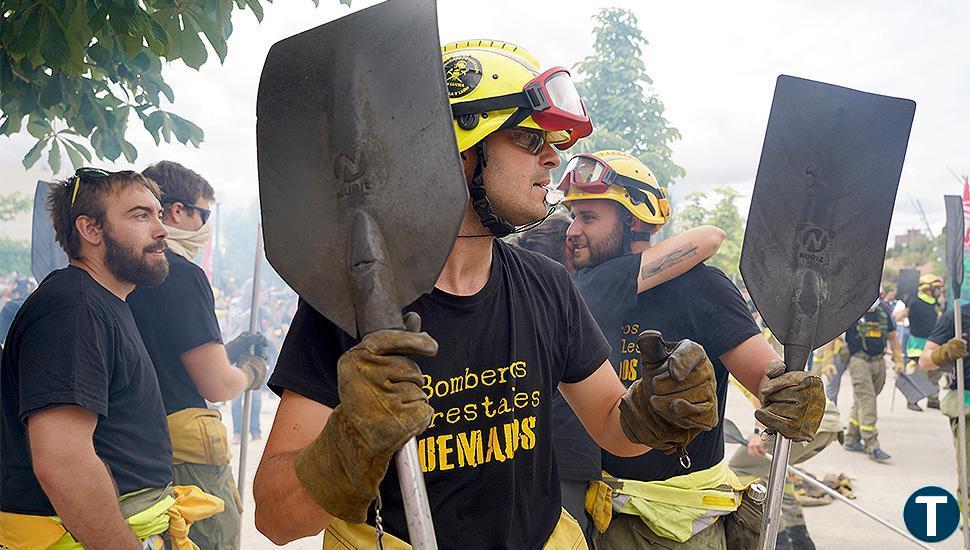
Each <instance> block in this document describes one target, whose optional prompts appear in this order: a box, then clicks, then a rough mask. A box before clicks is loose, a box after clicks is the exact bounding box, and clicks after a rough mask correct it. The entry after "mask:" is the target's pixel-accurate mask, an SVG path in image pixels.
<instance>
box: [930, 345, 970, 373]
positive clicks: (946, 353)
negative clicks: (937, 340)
mask: <svg viewBox="0 0 970 550" xmlns="http://www.w3.org/2000/svg"><path fill="white" fill-rule="evenodd" d="M966 354H967V341H966V340H964V339H963V338H950V339H949V340H947V342H946V343H945V344H943V345H942V346H940V347H938V348H936V349H935V350H933V354H932V355H930V359H932V360H933V363H934V364H935V365H936V366H938V367H948V366H950V365H952V364H953V363H955V362H956V360H957V359H959V358H961V357H964V356H965V355H966Z"/></svg>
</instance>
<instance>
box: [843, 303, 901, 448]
mask: <svg viewBox="0 0 970 550" xmlns="http://www.w3.org/2000/svg"><path fill="white" fill-rule="evenodd" d="M880 304H881V301H880V300H879V299H876V301H875V302H874V303H873V304H872V306H871V307H870V308H869V310H868V311H867V312H866V313H864V314H863V315H862V317H861V318H860V319H859V320H858V321H856V322H855V323H853V324H852V326H851V327H849V329H848V330H846V331H845V344H846V347H847V348H848V350H849V362H848V367H847V370H848V371H849V375H850V376H851V377H852V396H853V402H852V412H851V413H850V415H849V427H848V429H847V430H846V434H845V441H844V442H843V444H842V446H843V447H844V448H845V449H846V450H847V451H851V452H857V453H862V452H864V453H866V454H868V455H869V458H870V459H872V460H874V461H876V462H880V463H886V462H888V461H889V460H890V459H891V458H892V457H891V456H890V455H889V453H887V452H886V451H884V450H883V449H882V447H881V446H880V445H879V430H878V429H877V428H876V421H877V420H878V413H877V410H876V398H877V397H878V396H879V393H880V392H882V388H883V386H884V385H885V383H886V362H885V360H884V359H883V355H884V354H885V352H886V345H887V343H888V345H889V347H890V348H891V349H892V353H893V363H894V364H895V365H902V364H903V362H902V361H903V359H902V355H903V352H902V349H901V347H900V344H899V339H898V338H896V323H895V322H894V321H893V318H892V316H891V315H890V314H889V313H888V312H887V311H886V310H885V309H883V308H882V307H881V305H880Z"/></svg>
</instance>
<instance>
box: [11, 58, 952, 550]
mask: <svg viewBox="0 0 970 550" xmlns="http://www.w3.org/2000/svg"><path fill="white" fill-rule="evenodd" d="M442 52H443V59H442V60H443V64H444V74H445V78H446V84H447V87H448V90H449V97H450V102H451V108H452V114H453V119H454V125H453V129H454V133H455V138H456V142H457V145H458V150H459V151H460V152H461V156H460V158H461V167H462V169H463V171H464V175H465V178H466V184H467V185H468V189H469V195H470V197H471V198H470V200H469V201H468V203H466V204H465V205H461V206H463V207H464V217H463V219H462V222H461V226H460V228H459V234H458V236H459V238H458V239H457V240H456V241H455V243H454V244H453V246H452V248H451V250H450V254H449V255H448V257H447V261H446V262H445V264H444V266H443V268H442V270H441V272H440V275H439V277H438V279H437V281H436V284H435V287H434V289H433V290H432V291H431V292H430V293H428V294H424V295H422V296H420V297H419V298H418V299H417V300H416V301H414V302H413V303H412V304H410V305H409V306H407V307H406V308H405V310H404V311H403V312H402V314H403V319H402V323H401V324H402V325H403V326H399V327H398V328H397V329H388V330H379V331H376V332H372V333H370V334H365V335H361V337H360V338H355V337H352V336H351V335H349V334H347V333H346V332H344V331H343V330H341V329H340V328H338V327H337V326H336V324H334V323H333V322H332V321H331V320H330V319H328V318H326V317H325V316H324V315H322V314H321V313H320V312H319V311H317V310H316V309H314V308H313V306H312V305H311V304H309V303H308V302H306V301H300V302H299V303H297V299H296V296H295V295H294V294H293V293H292V292H290V291H288V290H286V289H278V288H262V289H260V290H259V292H260V299H259V300H258V302H259V303H260V304H261V305H260V309H259V311H258V315H257V319H256V322H255V330H252V327H251V326H250V319H251V312H250V308H251V305H250V304H251V295H252V286H253V283H252V282H246V281H233V280H229V281H226V282H221V283H220V284H219V285H217V286H216V288H213V286H212V284H211V283H210V280H209V278H208V277H207V276H206V274H205V273H204V272H203V270H202V268H200V267H199V266H198V265H196V264H195V263H193V262H192V259H193V258H194V257H195V256H196V255H197V254H198V252H199V250H201V249H202V248H204V246H205V245H206V243H207V242H208V239H209V238H210V237H211V235H212V225H211V224H210V223H208V221H209V216H210V214H211V212H210V210H209V208H210V206H211V204H212V203H213V201H214V200H215V191H214V189H213V188H212V186H211V185H210V184H209V182H208V181H207V180H206V179H205V178H204V177H203V176H202V175H200V174H198V173H196V172H194V171H193V170H191V169H189V168H187V167H185V166H183V165H181V164H179V163H177V162H172V161H162V162H159V163H156V164H153V165H151V166H148V167H146V168H145V169H144V170H143V171H142V172H140V173H139V172H135V171H121V172H107V171H104V170H100V169H96V168H82V169H79V170H78V171H77V172H76V173H75V175H74V176H73V177H71V178H68V179H66V180H62V181H59V182H56V183H54V184H53V185H52V186H51V192H50V197H49V199H48V209H49V211H50V213H51V219H52V222H53V225H54V230H55V234H56V237H57V241H58V243H59V244H60V245H61V246H62V248H63V249H64V250H65V252H66V253H67V255H68V257H69V259H70V265H69V266H68V267H67V268H64V269H60V270H56V271H54V272H53V273H51V275H49V276H48V277H47V278H46V279H45V280H44V281H43V282H42V283H41V284H40V285H39V286H38V287H37V288H36V289H35V290H34V291H33V292H32V293H31V294H29V296H28V297H27V298H26V299H25V300H23V301H22V303H21V304H20V306H19V307H20V309H19V312H18V314H17V315H16V317H15V319H14V321H13V322H12V324H11V326H10V329H9V332H8V335H7V338H6V341H5V343H4V349H3V357H2V367H0V382H2V384H0V391H2V398H0V429H2V433H3V441H4V452H3V454H2V457H0V470H2V477H3V479H4V485H3V488H2V490H0V511H2V512H3V516H2V519H3V527H4V529H3V530H2V531H0V548H3V547H14V548H22V547H25V546H24V544H23V542H24V541H30V544H31V546H29V548H50V547H56V548H72V549H77V548H84V547H88V548H119V549H124V550H135V549H139V548H152V549H158V548H160V547H162V545H163V544H165V545H170V546H172V547H176V548H194V547H195V546H193V544H194V545H197V546H198V547H201V548H206V549H209V548H212V549H220V548H238V547H239V533H240V525H241V520H242V516H241V505H242V503H241V500H240V497H239V494H238V492H237V491H236V486H235V480H234V479H233V476H232V473H231V472H230V471H229V460H230V450H229V440H230V438H229V434H228V430H227V429H226V426H225V423H224V422H223V419H222V418H221V413H220V411H219V409H218V408H217V407H213V406H212V404H215V403H221V402H226V401H233V403H234V406H233V414H232V416H233V422H232V425H233V427H234V430H235V435H236V436H237V437H238V439H239V440H240V441H242V440H243V438H246V437H253V438H259V437H261V436H262V431H261V426H260V423H259V410H260V406H259V402H260V401H261V399H260V396H261V389H262V388H263V387H264V386H265V385H267V384H268V387H269V389H271V390H272V391H273V392H274V393H275V394H276V395H278V396H279V398H280V402H279V404H278V408H277V410H276V414H275V419H274V422H273V426H272V433H271V435H270V437H268V439H267V442H266V446H265V448H264V451H263V454H262V456H261V459H260V465H259V468H258V469H257V471H256V474H255V478H254V480H253V497H254V500H255V503H256V509H255V523H256V527H257V529H259V530H260V531H261V532H262V533H263V534H264V535H266V536H267V537H268V538H269V539H270V540H272V541H273V542H275V543H277V544H284V543H287V542H289V541H292V540H295V539H299V538H302V537H306V536H311V535H315V534H317V533H320V532H321V531H325V535H324V544H325V547H331V546H333V547H337V546H340V547H344V548H371V547H373V546H374V544H375V540H376V542H377V543H378V545H383V546H384V547H395V548H404V547H407V546H406V545H407V544H408V542H409V541H410V537H411V536H412V535H414V533H412V532H410V531H409V525H410V524H411V523H412V522H410V521H409V518H408V517H407V511H406V510H407V506H406V505H405V500H406V498H408V495H407V494H405V492H404V491H402V490H401V477H400V476H401V475H402V472H399V471H398V470H397V469H396V468H393V467H389V466H390V462H391V459H392V457H393V456H394V455H395V453H396V452H398V451H399V450H400V449H401V448H402V447H403V446H404V444H405V443H406V442H408V441H411V440H412V439H416V448H417V453H418V463H419V465H420V468H421V470H422V472H423V474H424V476H423V477H424V480H425V485H426V488H427V495H428V500H429V503H430V509H431V513H432V516H433V518H434V525H435V533H434V534H435V536H436V538H437V540H438V543H439V546H441V547H458V546H461V547H468V548H540V547H543V548H553V549H555V548H570V549H575V548H586V547H595V548H602V549H609V548H624V549H626V548H664V549H693V548H729V549H732V550H733V549H736V548H737V549H750V548H754V547H756V546H757V544H758V539H759V536H760V529H761V520H762V515H763V513H764V496H765V491H764V488H763V487H760V486H759V485H757V484H756V480H757V478H759V477H763V476H764V475H765V474H766V472H767V469H768V465H769V461H768V460H767V458H765V448H766V446H768V445H770V442H771V438H777V437H780V436H783V437H785V438H787V439H788V440H791V441H792V442H793V443H794V445H795V447H794V450H793V453H792V456H793V460H794V461H800V460H806V459H807V458H809V457H811V456H813V455H814V454H816V453H818V452H819V451H820V450H821V449H822V448H824V447H825V446H826V445H828V444H830V443H831V442H832V441H833V440H835V439H836V437H837V434H838V433H839V432H841V426H840V425H839V422H838V419H837V413H836V415H835V420H834V425H833V421H832V415H831V411H832V407H833V405H832V404H831V403H830V402H829V400H827V399H826V396H825V389H824V384H823V381H822V379H821V377H819V376H817V375H816V374H814V373H813V372H812V371H811V370H807V369H803V368H802V367H803V365H797V366H796V368H794V369H791V370H789V369H787V368H786V365H785V364H784V362H783V360H782V358H781V356H780V355H779V353H778V351H777V349H776V348H775V347H773V346H772V342H771V338H770V335H767V336H768V337H766V335H765V334H764V333H763V331H762V327H760V326H759V325H758V323H757V321H756V318H755V315H754V314H753V312H752V309H751V308H750V306H749V304H747V303H746V301H745V298H744V296H743V295H742V293H741V292H740V291H739V289H738V288H737V287H736V286H735V285H734V283H733V282H731V281H730V280H729V279H728V278H727V277H726V276H725V275H724V273H722V272H721V271H719V270H718V269H716V268H713V267H710V266H708V265H706V264H705V263H704V262H705V260H707V259H708V258H710V257H711V256H712V255H713V254H714V253H715V252H716V251H717V250H718V248H719V247H720V246H721V243H722V242H723V239H724V237H725V234H724V232H723V231H721V230H720V229H718V228H716V227H710V226H704V227H699V228H695V229H692V230H690V231H687V232H684V233H681V234H679V235H676V236H673V237H671V238H669V239H667V240H665V241H662V242H656V235H657V233H658V232H659V231H660V230H661V229H662V227H663V226H664V225H665V224H667V223H668V222H669V220H670V218H671V216H672V215H673V213H672V211H671V205H670V202H669V200H668V198H667V194H666V189H665V188H664V187H663V186H662V185H661V184H660V182H658V181H657V178H656V177H655V176H654V174H653V172H652V171H651V170H650V168H649V167H648V166H646V165H645V164H644V163H643V162H642V161H641V160H640V159H638V158H637V157H635V156H633V155H632V154H630V153H628V152H623V151H598V152H595V153H591V154H578V155H574V156H573V157H572V158H571V159H570V160H569V162H568V164H567V165H566V168H565V172H564V176H563V178H562V180H561V182H560V183H559V189H560V191H561V192H562V194H563V195H564V197H565V198H564V199H563V200H562V202H561V206H557V205H555V204H550V202H547V201H548V199H549V197H550V196H552V195H553V193H552V192H551V191H550V190H549V189H548V188H547V186H548V185H549V183H550V182H549V177H550V173H551V171H552V170H553V169H555V168H557V167H558V166H559V164H560V162H561V159H560V157H559V155H558V154H557V152H556V151H555V150H554V147H555V148H558V149H560V150H565V149H568V148H569V147H570V146H572V145H573V144H574V143H575V142H576V141H578V140H579V139H582V138H584V137H586V136H588V135H589V134H590V132H592V124H591V122H590V120H589V117H588V116H587V115H586V112H585V109H584V108H583V107H582V102H581V100H580V97H579V93H578V91H577V90H576V88H575V86H574V85H573V84H572V81H571V79H570V77H569V74H568V72H565V71H563V70H561V69H552V70H550V71H546V72H544V73H543V72H542V71H541V70H540V65H539V63H538V61H537V60H536V59H535V58H534V57H533V56H532V55H531V54H529V53H528V52H527V51H526V50H524V49H522V48H520V47H518V46H515V45H512V44H508V43H504V42H499V41H494V40H468V41H461V42H455V43H452V44H448V45H446V46H444V47H443V49H442ZM483 75H488V76H487V77H484V76H483ZM536 97H540V98H541V99H542V101H539V102H538V103H536V102H535V101H533V99H534V98H536ZM530 98H533V99H530ZM543 105H544V106H543ZM552 107H554V109H553V108H552ZM402 200H404V199H403V198H402ZM557 209H558V210H559V211H558V213H555V211H556V210H557ZM540 220H545V223H543V224H542V225H539V226H538V228H535V229H532V230H531V231H525V227H526V226H535V222H537V221H540ZM384 229H385V230H388V229H390V228H384ZM514 234H517V235H518V236H517V237H514V238H511V239H510V236H511V235H514ZM508 240H514V243H510V242H507V241H508ZM14 287H15V288H14V291H13V292H12V293H11V300H10V303H15V302H14V301H15V300H20V299H21V298H22V296H21V295H20V292H21V291H20V290H18V289H17V284H14ZM27 290H29V286H28V288H27ZM913 311H914V310H913V304H910V320H911V323H910V330H911V332H912V335H911V336H910V339H911V340H912V338H914V337H915V336H916V335H917V333H916V331H915V330H914V329H915V327H914V326H913V323H912V321H915V317H914V316H913ZM968 311H970V310H968ZM945 321H946V317H945V316H944V317H943V318H942V320H941V321H940V323H944V324H945ZM951 322H952V319H951ZM894 327H895V325H894V321H893V319H892V316H891V312H890V313H887V311H886V310H884V309H883V308H882V304H881V302H878V301H877V302H876V303H875V304H873V308H872V309H870V311H869V312H867V313H866V315H865V316H864V317H863V319H861V320H860V322H859V323H858V324H857V325H856V326H854V327H852V328H850V329H849V330H848V331H847V332H846V345H845V347H846V348H847V350H848V355H849V357H848V358H847V360H846V361H845V362H846V363H847V366H846V368H847V370H849V372H850V375H851V376H852V379H853V388H854V390H855V394H856V395H855V404H854V405H853V412H852V414H851V415H850V418H849V430H848V432H847V434H846V437H845V442H844V445H845V447H846V448H847V449H849V450H859V451H865V452H867V453H869V456H870V457H872V458H873V459H874V460H877V461H880V462H883V461H885V460H888V455H886V453H885V452H884V451H882V450H881V448H880V446H879V444H878V439H877V432H876V430H875V424H876V410H875V402H874V396H875V395H876V394H878V392H879V390H880V389H881V387H882V384H883V382H884V380H885V364H884V362H883V359H882V357H883V353H884V350H885V348H886V346H887V345H890V346H891V349H892V350H893V352H894V353H896V352H899V351H900V350H901V348H899V346H898V344H891V343H892V342H894V341H895V338H894V334H895V333H894ZM952 336H953V335H952V334H949V335H947V334H945V333H944V331H938V330H936V329H934V330H933V332H932V333H931V334H930V335H929V336H928V337H927V341H926V344H925V347H924V348H923V350H922V351H921V354H920V355H919V358H918V363H919V365H920V366H921V367H923V368H927V369H929V368H930V367H933V368H938V367H946V366H947V365H949V364H950V363H952V360H953V359H954V358H956V357H958V356H962V355H965V354H966V343H965V342H964V341H963V340H961V339H959V338H953V337H952ZM961 342H962V343H963V347H962V348H961V347H960V343H961ZM924 363H925V364H924ZM274 366H275V368H274ZM731 379H733V380H735V381H736V383H737V384H738V385H739V386H740V387H741V388H742V389H743V390H744V391H745V392H747V394H748V395H749V398H750V400H751V405H752V409H753V416H754V419H755V425H756V432H755V433H753V434H749V435H750V440H749V444H748V445H747V446H746V448H745V449H743V450H742V451H739V453H741V454H736V455H735V456H734V457H728V456H727V455H726V453H725V442H724V434H725V418H724V411H725V401H726V396H727V391H728V387H729V384H730V380H731ZM246 391H253V396H254V400H253V401H254V407H253V409H254V416H253V418H252V421H251V424H250V425H251V428H250V430H251V431H250V433H249V434H244V433H240V432H241V431H240V429H239V427H240V426H241V425H242V423H243V422H242V420H243V419H242V418H240V416H241V414H242V413H241V407H240V406H237V405H235V404H236V403H238V402H240V398H241V396H242V395H244V393H245V392H246ZM404 473H407V472H404ZM781 526H782V529H781V530H780V533H779V535H778V540H777V544H778V547H779V548H799V550H803V549H806V548H811V546H810V545H811V540H810V538H809V537H808V535H807V531H806V529H805V525H804V520H803V518H801V517H800V510H799V509H798V507H797V503H792V502H790V501H789V502H788V504H787V506H786V513H785V514H784V516H783V517H782V518H781Z"/></svg>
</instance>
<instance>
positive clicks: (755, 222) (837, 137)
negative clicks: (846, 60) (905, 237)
mask: <svg viewBox="0 0 970 550" xmlns="http://www.w3.org/2000/svg"><path fill="white" fill-rule="evenodd" d="M915 108H916V104H915V103H914V102H913V101H910V100H907V99H899V98H893V97H886V96H881V95H876V94H870V93H865V92H859V91H856V90H851V89H848V88H843V87H840V86H833V85H831V84H825V83H822V82H815V81H811V80H805V79H802V78H795V77H791V76H784V75H782V76H779V77H778V81H777V84H776V87H775V95H774V99H773V100H772V104H771V114H770V117H769V119H768V128H767V131H766V132H765V141H764V147H763V149H762V152H761V162H760V164H759V165H758V175H757V178H756V180H755V185H754V193H753V195H752V198H751V209H750V211H749V213H748V223H747V229H746V231H745V235H744V245H743V248H742V251H741V273H742V277H743V278H744V282H745V285H747V288H748V291H749V292H750V294H751V298H752V299H753V300H754V303H755V305H756V306H757V307H758V310H759V311H760V312H761V316H762V317H763V318H764V320H765V323H766V324H767V325H768V326H769V327H770V328H771V331H772V333H774V335H775V336H776V337H777V338H778V340H779V341H781V342H782V343H783V344H785V349H786V354H785V355H786V362H788V368H789V369H799V370H800V369H801V368H802V367H803V366H804V362H805V360H806V359H807V356H808V353H809V352H810V350H811V349H813V348H815V347H816V345H821V344H822V343H824V342H828V341H830V340H832V339H833V338H835V337H836V336H838V335H839V334H841V333H842V332H843V331H845V329H846V328H847V327H848V326H849V325H850V324H852V323H853V322H854V321H856V320H858V319H859V317H861V316H862V314H863V313H864V312H865V311H866V310H867V309H868V308H869V307H870V306H871V305H872V303H873V301H874V300H875V299H876V297H877V296H878V289H879V281H880V277H881V273H882V267H883V260H884V258H885V253H886V240H887V238H888V236H889V223H890V219H891V218H892V212H893V203H894V202H895V199H896V188H897V186H898V185H899V176H900V172H901V171H902V166H903V158H904V157H905V154H906V145H907V142H908V140H909V131H910V127H911V126H912V122H913V114H914V111H915ZM794 347H798V348H801V349H802V350H803V352H802V353H799V354H798V357H797V361H798V364H794V365H793V364H791V363H792V362H793V361H795V360H796V358H795V357H789V349H790V348H794ZM802 355H804V357H802Z"/></svg>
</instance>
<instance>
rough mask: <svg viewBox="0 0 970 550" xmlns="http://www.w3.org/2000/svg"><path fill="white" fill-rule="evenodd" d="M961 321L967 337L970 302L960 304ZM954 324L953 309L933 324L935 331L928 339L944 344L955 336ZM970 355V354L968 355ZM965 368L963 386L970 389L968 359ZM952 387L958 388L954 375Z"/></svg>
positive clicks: (951, 382)
mask: <svg viewBox="0 0 970 550" xmlns="http://www.w3.org/2000/svg"><path fill="white" fill-rule="evenodd" d="M960 322H961V329H962V330H963V338H964V339H966V338H967V331H968V330H970V324H968V323H970V304H963V305H962V306H960ZM954 328H955V327H954V326H953V309H952V308H951V309H950V310H949V311H947V312H946V313H944V314H943V315H942V316H941V317H940V319H939V320H938V321H937V322H936V325H934V326H933V331H932V332H931V333H930V335H929V337H928V338H927V340H929V341H930V342H933V343H934V344H939V345H941V346H942V345H943V344H945V343H947V341H949V340H950V338H953V334H954ZM967 357H970V356H967ZM963 362H964V369H963V387H964V389H970V366H968V365H967V359H966V358H965V359H964V361H963ZM950 389H951V390H955V389H957V379H956V377H955V376H954V377H953V380H951V381H950Z"/></svg>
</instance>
